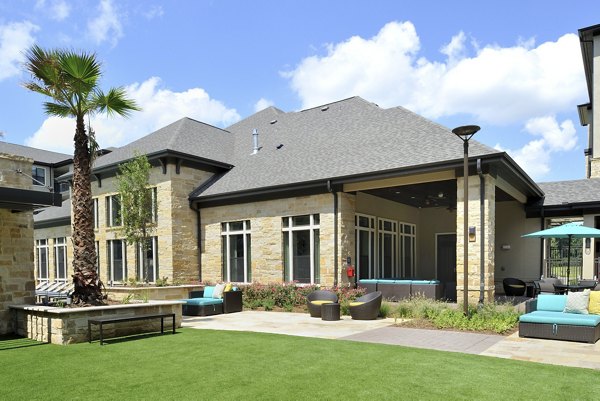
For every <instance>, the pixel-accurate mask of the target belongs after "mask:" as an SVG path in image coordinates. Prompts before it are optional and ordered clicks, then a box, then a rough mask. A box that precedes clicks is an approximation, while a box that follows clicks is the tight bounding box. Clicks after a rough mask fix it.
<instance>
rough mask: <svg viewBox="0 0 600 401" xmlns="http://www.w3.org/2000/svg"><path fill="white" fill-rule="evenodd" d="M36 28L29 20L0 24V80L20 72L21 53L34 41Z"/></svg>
mask: <svg viewBox="0 0 600 401" xmlns="http://www.w3.org/2000/svg"><path fill="white" fill-rule="evenodd" d="M38 30H39V27H38V26H36V25H34V24H32V23H31V22H29V21H23V22H12V23H9V24H6V25H0V81H2V80H3V79H6V78H10V77H13V76H16V75H19V74H20V72H21V66H20V64H21V63H22V62H23V61H24V55H23V53H24V52H25V51H26V50H27V49H28V48H30V47H31V46H32V45H33V44H34V43H35V37H34V36H33V34H34V33H35V32H37V31H38Z"/></svg>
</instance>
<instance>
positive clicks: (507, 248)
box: [500, 244, 510, 251]
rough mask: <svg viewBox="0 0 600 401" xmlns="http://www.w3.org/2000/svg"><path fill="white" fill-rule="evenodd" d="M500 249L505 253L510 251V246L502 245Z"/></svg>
mask: <svg viewBox="0 0 600 401" xmlns="http://www.w3.org/2000/svg"><path fill="white" fill-rule="evenodd" d="M500 249H502V250H503V251H510V244H502V245H500Z"/></svg>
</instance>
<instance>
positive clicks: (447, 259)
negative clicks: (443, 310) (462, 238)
mask: <svg viewBox="0 0 600 401" xmlns="http://www.w3.org/2000/svg"><path fill="white" fill-rule="evenodd" d="M436 260H437V266H436V268H437V277H438V280H440V281H441V282H442V283H444V297H445V298H446V299H448V300H451V301H456V234H438V235H437V236H436Z"/></svg>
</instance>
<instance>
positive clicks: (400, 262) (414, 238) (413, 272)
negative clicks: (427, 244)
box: [397, 221, 417, 277]
mask: <svg viewBox="0 0 600 401" xmlns="http://www.w3.org/2000/svg"><path fill="white" fill-rule="evenodd" d="M402 225H407V226H411V227H412V228H413V230H412V231H413V232H414V234H407V233H404V232H402V231H403V230H402ZM404 237H411V238H412V242H411V243H412V244H414V252H413V250H411V252H412V253H413V255H412V259H411V260H412V262H413V265H412V266H410V269H409V271H408V272H407V271H406V266H405V265H404V241H403V239H404ZM397 251H398V256H400V255H402V257H401V258H399V259H398V265H399V269H400V271H402V272H404V273H405V274H404V275H405V276H406V273H410V277H415V276H416V273H417V272H416V270H417V225H416V224H413V223H406V222H402V221H399V222H398V250H397Z"/></svg>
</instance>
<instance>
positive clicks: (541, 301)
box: [536, 294, 567, 312]
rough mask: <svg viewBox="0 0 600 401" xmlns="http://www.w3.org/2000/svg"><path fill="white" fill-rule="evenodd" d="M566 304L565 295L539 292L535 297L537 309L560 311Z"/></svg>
mask: <svg viewBox="0 0 600 401" xmlns="http://www.w3.org/2000/svg"><path fill="white" fill-rule="evenodd" d="M566 304H567V296H566V295H550V294H540V295H538V297H537V307H536V310H538V311H550V312H562V311H563V310H564V309H565V305H566Z"/></svg>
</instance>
